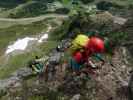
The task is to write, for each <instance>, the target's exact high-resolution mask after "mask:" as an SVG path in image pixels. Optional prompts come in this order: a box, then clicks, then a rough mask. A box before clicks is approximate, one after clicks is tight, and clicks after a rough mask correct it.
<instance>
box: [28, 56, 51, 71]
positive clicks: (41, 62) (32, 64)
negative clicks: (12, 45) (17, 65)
mask: <svg viewBox="0 0 133 100" xmlns="http://www.w3.org/2000/svg"><path fill="white" fill-rule="evenodd" d="M48 58H49V57H47V56H46V57H43V58H39V57H38V56H35V59H34V60H31V61H29V63H28V67H29V68H31V69H32V71H33V73H34V74H39V73H42V72H43V71H44V70H45V69H46V68H44V66H45V65H46V64H45V63H46V61H47V60H48Z"/></svg>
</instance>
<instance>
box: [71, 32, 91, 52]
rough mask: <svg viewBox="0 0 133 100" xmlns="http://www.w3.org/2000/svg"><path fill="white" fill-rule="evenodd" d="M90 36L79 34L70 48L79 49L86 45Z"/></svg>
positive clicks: (72, 49)
mask: <svg viewBox="0 0 133 100" xmlns="http://www.w3.org/2000/svg"><path fill="white" fill-rule="evenodd" d="M88 40H89V38H88V36H86V35H83V34H79V35H78V36H77V37H76V38H75V39H74V40H73V41H72V46H71V47H70V50H71V51H72V52H74V51H76V50H78V49H82V48H83V47H85V46H86V44H87V43H88Z"/></svg>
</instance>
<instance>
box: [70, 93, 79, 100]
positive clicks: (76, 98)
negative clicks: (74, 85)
mask: <svg viewBox="0 0 133 100" xmlns="http://www.w3.org/2000/svg"><path fill="white" fill-rule="evenodd" d="M80 96H81V95H80V94H76V95H74V96H73V97H72V99H71V100H80Z"/></svg>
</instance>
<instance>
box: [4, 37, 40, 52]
mask: <svg viewBox="0 0 133 100" xmlns="http://www.w3.org/2000/svg"><path fill="white" fill-rule="evenodd" d="M33 40H37V38H30V37H25V38H23V39H18V40H17V41H16V42H15V43H14V44H12V45H9V46H8V47H7V50H6V54H9V53H11V52H13V51H15V50H25V49H26V48H27V46H28V43H29V41H33Z"/></svg>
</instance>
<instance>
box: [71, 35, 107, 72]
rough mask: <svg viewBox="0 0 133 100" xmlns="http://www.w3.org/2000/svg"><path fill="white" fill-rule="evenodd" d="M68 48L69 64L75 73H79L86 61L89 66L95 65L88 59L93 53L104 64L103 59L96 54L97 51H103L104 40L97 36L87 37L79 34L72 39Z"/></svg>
mask: <svg viewBox="0 0 133 100" xmlns="http://www.w3.org/2000/svg"><path fill="white" fill-rule="evenodd" d="M70 50H71V51H72V58H71V61H70V65H71V68H72V69H73V71H74V72H76V73H79V72H80V70H81V69H82V67H83V65H84V64H86V63H87V64H88V65H90V66H91V67H95V65H94V64H93V63H92V62H91V61H90V60H89V57H90V56H93V55H94V56H95V57H96V58H97V59H99V60H101V61H102V63H103V64H104V60H103V59H102V58H101V57H100V56H97V54H98V53H103V52H104V41H103V40H102V39H100V38H98V37H91V38H88V37H87V36H86V35H82V34H80V35H78V36H77V37H76V39H74V40H73V41H72V46H71V47H70Z"/></svg>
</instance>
